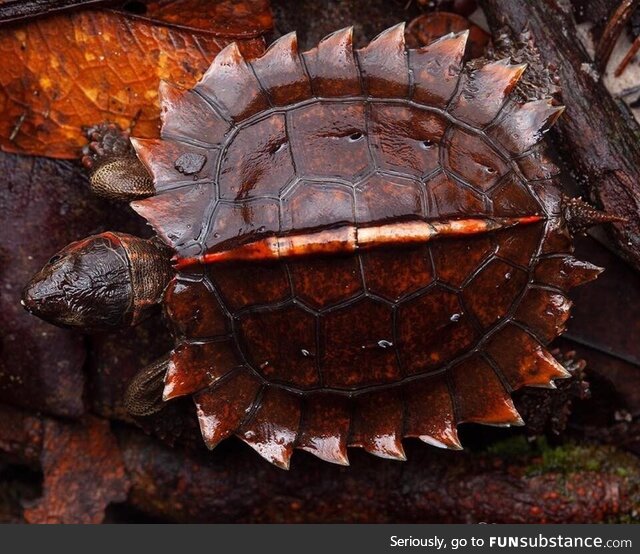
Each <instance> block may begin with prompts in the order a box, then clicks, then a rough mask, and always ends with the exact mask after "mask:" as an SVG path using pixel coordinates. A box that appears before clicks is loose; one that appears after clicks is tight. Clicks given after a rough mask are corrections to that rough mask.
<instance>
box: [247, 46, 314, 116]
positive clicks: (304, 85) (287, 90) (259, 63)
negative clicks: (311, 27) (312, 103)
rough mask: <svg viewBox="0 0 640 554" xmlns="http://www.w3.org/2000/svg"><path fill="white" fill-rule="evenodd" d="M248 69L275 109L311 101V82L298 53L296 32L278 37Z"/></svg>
mask: <svg viewBox="0 0 640 554" xmlns="http://www.w3.org/2000/svg"><path fill="white" fill-rule="evenodd" d="M251 66H252V67H253V71H254V72H255V74H256V77H257V78H258V80H259V81H260V83H261V84H262V87H263V89H264V90H265V91H266V92H267V94H268V95H269V98H270V100H271V103H272V104H273V105H274V106H287V105H289V104H295V103H296V102H301V101H303V100H306V99H308V98H311V96H312V93H311V83H310V81H309V76H308V75H307V72H306V70H305V68H304V65H303V63H302V59H301V58H300V54H299V52H298V37H297V35H296V33H289V34H287V35H284V36H282V37H280V38H279V39H278V40H276V41H275V42H274V43H273V44H272V45H271V46H270V47H269V48H268V49H267V51H266V52H265V53H264V54H263V55H262V56H261V57H260V58H257V59H256V60H253V61H252V62H251Z"/></svg>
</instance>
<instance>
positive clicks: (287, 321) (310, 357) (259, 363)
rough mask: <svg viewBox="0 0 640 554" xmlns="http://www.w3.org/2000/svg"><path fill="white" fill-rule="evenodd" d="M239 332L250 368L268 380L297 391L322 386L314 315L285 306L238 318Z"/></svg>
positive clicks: (295, 307)
mask: <svg viewBox="0 0 640 554" xmlns="http://www.w3.org/2000/svg"><path fill="white" fill-rule="evenodd" d="M238 325H239V334H240V336H241V337H242V340H243V341H244V344H245V345H246V346H245V348H246V356H247V358H248V361H249V363H250V364H251V365H252V367H254V368H256V370H257V371H258V372H259V374H260V375H261V376H262V377H264V378H265V379H266V380H268V381H270V382H276V383H287V384H289V385H292V386H295V387H296V388H298V389H300V390H308V389H312V388H318V387H319V386H320V385H321V380H320V375H319V372H318V367H317V361H316V360H317V350H318V346H317V343H316V325H317V322H316V318H315V317H314V316H313V315H312V314H310V313H308V312H306V311H304V310H302V309H300V308H298V307H297V306H287V307H285V308H281V309H279V310H273V311H256V312H253V313H247V314H246V315H243V316H241V317H240V321H239V323H238Z"/></svg>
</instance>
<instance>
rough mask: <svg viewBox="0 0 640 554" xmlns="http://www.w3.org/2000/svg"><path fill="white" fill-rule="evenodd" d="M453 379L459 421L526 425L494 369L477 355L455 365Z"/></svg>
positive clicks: (452, 373)
mask: <svg viewBox="0 0 640 554" xmlns="http://www.w3.org/2000/svg"><path fill="white" fill-rule="evenodd" d="M451 380H452V383H453V387H454V388H455V390H456V391H457V394H456V399H457V403H456V421H457V422H458V423H484V424H485V425H497V426H508V425H523V421H522V418H521V417H520V414H518V411H517V410H516V408H515V406H514V405H513V400H511V394H510V391H507V389H506V388H505V386H504V384H503V383H502V381H501V380H500V378H499V377H498V376H497V375H496V373H495V371H494V369H493V368H492V367H491V365H489V363H488V362H487V361H486V360H485V359H484V358H482V357H481V356H478V355H475V356H472V357H471V358H467V359H466V360H464V361H463V362H461V363H459V364H458V365H456V366H454V367H453V369H452V370H451Z"/></svg>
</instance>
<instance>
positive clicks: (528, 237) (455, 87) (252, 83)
mask: <svg viewBox="0 0 640 554" xmlns="http://www.w3.org/2000/svg"><path fill="white" fill-rule="evenodd" d="M466 38H467V33H466V32H463V33H459V34H450V35H447V36H444V37H442V38H440V39H439V40H437V41H435V42H433V43H432V44H429V45H428V46H426V47H424V48H421V49H416V50H412V49H407V48H406V46H405V42H404V26H403V25H398V26H396V27H393V28H391V29H388V30H387V31H385V32H384V33H382V34H381V35H380V36H378V37H377V38H376V39H374V40H373V41H372V42H371V43H370V44H369V45H368V46H366V47H365V48H363V49H360V50H355V51H354V49H353V46H352V31H351V29H345V30H341V31H338V32H336V33H333V34H332V35H330V36H328V37H326V38H325V39H323V40H322V41H321V42H320V43H319V44H318V46H317V47H316V48H314V49H312V50H310V51H308V52H304V53H302V54H301V53H299V52H298V48H297V42H296V35H295V34H288V35H285V36H283V37H282V38H280V39H279V40H278V41H276V42H275V43H274V44H273V45H272V46H271V47H270V48H269V49H268V50H267V51H266V53H265V54H264V55H263V56H262V57H261V58H258V59H256V60H253V61H247V60H245V59H243V57H242V55H241V54H240V52H239V50H238V48H237V47H236V45H235V44H231V45H230V46H228V47H227V48H225V49H224V50H223V51H222V52H220V54H219V55H218V56H217V57H216V59H215V60H214V62H213V64H212V65H211V67H210V69H209V70H208V71H207V72H206V74H205V75H204V76H203V78H202V80H201V81H200V82H199V83H198V84H197V85H196V86H195V88H193V89H192V90H189V91H183V90H179V89H177V88H175V87H172V86H169V85H163V86H162V88H161V100H162V106H163V127H162V135H161V136H162V138H161V139H159V140H137V141H135V144H134V145H135V147H136V150H137V153H138V156H139V157H140V159H141V160H142V161H143V162H144V163H145V164H146V166H147V168H148V169H149V171H150V173H151V174H152V176H153V178H154V182H155V188H156V194H155V195H154V196H152V197H150V198H147V199H144V200H140V201H136V202H133V203H132V206H133V207H134V209H135V210H137V211H138V213H140V214H141V215H142V216H144V217H145V218H146V219H147V220H148V221H149V222H150V224H151V225H152V226H153V227H154V229H155V230H156V232H157V233H158V235H159V236H160V237H161V238H162V239H163V240H164V241H165V242H166V243H167V244H168V245H170V246H171V247H172V248H173V249H174V251H175V253H176V257H175V260H177V263H176V267H177V268H179V270H178V271H177V273H176V276H175V278H174V279H173V281H172V282H171V283H170V285H169V286H168V289H167V291H166V295H165V300H164V303H165V313H166V316H167V318H168V321H169V322H170V325H171V327H172V329H173V332H174V335H175V337H176V347H175V349H174V350H173V351H172V353H171V356H170V364H169V369H168V372H167V375H166V378H165V388H164V398H165V400H169V399H172V398H175V397H178V396H184V395H192V396H193V398H194V400H195V404H196V407H197V414H198V418H199V421H200V427H201V430H202V434H203V437H204V440H205V442H206V444H207V446H208V447H210V448H213V447H214V446H215V445H216V444H218V443H219V442H220V441H221V440H223V439H225V438H226V437H229V436H230V435H233V434H236V435H237V436H239V437H240V438H241V439H242V440H243V441H245V442H246V443H247V444H249V445H250V446H252V447H253V448H254V449H255V450H256V451H257V452H258V453H259V454H261V455H262V456H263V457H265V458H266V459H267V460H269V461H271V462H272V463H274V464H276V465H279V466H281V467H288V465H289V460H290V457H291V454H292V452H293V450H294V448H300V449H303V450H306V451H308V452H311V453H313V454H315V455H316V456H318V457H320V458H322V459H324V460H328V461H331V462H335V463H338V464H347V463H348V459H347V447H348V446H355V447H362V448H364V449H365V450H366V451H368V452H370V453H372V454H375V455H378V456H382V457H387V458H395V459H404V452H403V447H402V439H403V437H417V438H419V439H421V440H423V441H424V442H426V443H429V444H432V445H435V446H439V447H446V448H453V449H458V448H460V443H459V440H458V437H457V433H456V426H457V424H459V423H462V422H478V423H485V424H490V425H514V424H515V425H518V424H521V423H522V420H521V418H520V416H519V415H518V413H517V411H516V409H515V408H514V405H513V403H512V401H511V392H512V391H513V390H515V389H518V388H520V387H523V386H541V387H553V380H554V379H557V378H562V377H566V376H567V375H568V374H567V372H566V371H565V370H564V369H563V367H562V366H561V365H560V364H559V363H557V362H556V360H555V359H554V358H553V356H552V355H550V354H549V352H548V351H547V350H546V348H545V346H544V345H546V344H547V343H548V342H549V341H550V340H551V339H553V338H554V337H555V336H557V335H558V334H559V333H561V332H562V331H563V329H564V324H565V322H566V320H567V318H568V316H569V308H570V302H569V300H568V299H567V297H566V294H565V293H566V291H567V289H568V288H569V287H572V286H574V285H576V284H580V283H582V282H586V281H588V280H591V279H593V278H595V276H596V275H597V274H598V272H599V268H596V267H595V266H591V265H589V264H586V263H581V262H578V261H577V260H575V259H574V258H573V257H572V256H571V251H572V246H571V240H570V236H569V234H568V231H567V228H566V222H565V221H564V219H563V217H562V210H561V205H560V202H561V194H560V191H559V188H558V186H557V184H556V183H555V182H554V176H555V175H556V173H557V170H556V168H555V167H554V166H553V164H552V163H550V162H549V160H548V159H547V158H546V157H545V153H544V151H543V149H542V147H541V146H540V145H538V143H539V141H540V140H541V138H542V135H543V133H544V131H545V130H546V129H547V128H548V127H549V126H550V125H551V124H552V123H553V121H554V120H555V119H556V118H557V117H558V116H559V114H560V113H561V111H562V108H561V107H558V106H554V105H553V103H552V102H551V100H540V101H534V102H520V101H517V100H516V99H510V98H509V96H510V93H511V91H512V89H513V88H514V86H515V85H516V83H517V81H518V79H519V77H520V75H521V74H522V72H523V71H524V69H525V67H524V66H523V65H512V64H510V63H509V62H508V61H507V60H502V61H495V62H485V63H475V64H474V65H473V67H467V68H465V67H463V61H462V58H463V53H464V50H465V42H466ZM529 216H536V217H533V218H530V222H529V224H527V225H518V226H504V228H498V229H494V230H487V231H485V232H479V233H473V234H470V235H465V236H459V237H455V236H451V235H448V236H446V237H439V238H437V239H436V240H432V241H424V242H419V243H412V244H409V245H407V244H400V243H399V244H388V243H387V244H386V245H384V246H381V247H380V248H372V249H367V250H364V249H363V250H358V249H357V248H356V249H355V251H354V252H352V253H347V254H345V253H343V252H342V251H341V248H340V244H341V242H340V238H339V236H337V235H336V233H335V230H336V229H345V228H346V229H355V230H356V232H357V230H361V229H366V228H372V227H373V228H376V229H378V228H382V227H384V228H385V229H391V230H392V231H393V230H394V229H396V227H394V225H396V224H398V222H407V221H409V222H411V221H421V222H430V223H434V222H443V221H446V222H451V221H453V222H455V221H458V220H464V221H469V220H473V219H474V218H477V219H483V220H487V219H491V218H493V219H501V218H502V219H505V220H507V219H509V218H511V220H513V218H519V217H522V218H527V217H529ZM385 226H386V227H385ZM303 231H304V233H307V234H308V233H316V235H315V236H321V237H325V239H326V242H325V243H324V245H323V248H324V250H323V251H322V252H321V253H319V254H318V255H307V256H302V257H290V258H287V257H274V258H273V259H265V260H259V261H254V262H252V263H246V262H235V263H221V264H213V263H212V264H208V263H193V264H180V263H179V262H180V260H196V261H197V260H200V261H203V260H205V259H206V257H205V256H204V255H205V254H207V253H215V252H222V251H224V252H229V251H234V249H238V248H242V247H243V246H246V245H248V244H249V245H255V244H257V243H259V242H260V241H261V240H262V241H263V242H264V240H265V237H266V238H267V239H268V238H269V237H291V236H299V235H300V234H301V233H302V234H303V235H304V236H307V235H305V234H304V233H303ZM322 232H326V234H325V235H322ZM318 233H320V235H318ZM332 233H333V234H332ZM336 237H337V238H336Z"/></svg>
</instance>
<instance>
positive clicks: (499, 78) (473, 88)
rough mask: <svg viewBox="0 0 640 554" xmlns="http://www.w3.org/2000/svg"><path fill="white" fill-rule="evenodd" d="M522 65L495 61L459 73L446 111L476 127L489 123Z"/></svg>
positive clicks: (519, 74)
mask: <svg viewBox="0 0 640 554" xmlns="http://www.w3.org/2000/svg"><path fill="white" fill-rule="evenodd" d="M526 67H527V66H526V64H518V65H511V64H510V63H509V60H498V61H495V62H490V63H487V64H485V65H483V66H482V67H480V68H478V69H473V70H471V71H467V72H463V73H462V75H461V83H460V87H459V88H458V92H457V94H456V97H455V98H454V99H453V100H452V101H451V104H450V105H449V108H448V110H449V112H450V113H451V114H452V115H454V116H455V117H456V118H457V119H459V120H460V121H464V122H465V123H469V124H471V125H474V126H477V127H484V126H485V125H487V124H489V123H491V121H493V120H494V119H495V117H496V116H497V115H498V113H499V112H500V110H501V109H502V106H503V105H504V103H505V101H506V99H507V98H508V97H509V95H510V94H511V91H512V90H513V89H514V87H515V86H516V84H517V83H518V80H519V79H520V77H521V76H522V73H523V72H524V70H525V69H526Z"/></svg>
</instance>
